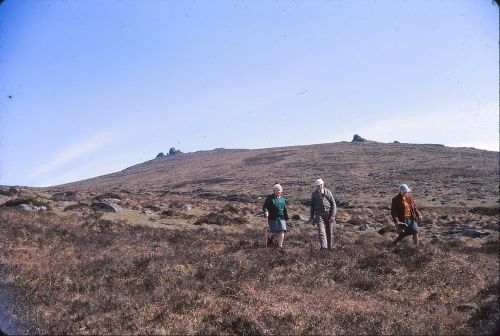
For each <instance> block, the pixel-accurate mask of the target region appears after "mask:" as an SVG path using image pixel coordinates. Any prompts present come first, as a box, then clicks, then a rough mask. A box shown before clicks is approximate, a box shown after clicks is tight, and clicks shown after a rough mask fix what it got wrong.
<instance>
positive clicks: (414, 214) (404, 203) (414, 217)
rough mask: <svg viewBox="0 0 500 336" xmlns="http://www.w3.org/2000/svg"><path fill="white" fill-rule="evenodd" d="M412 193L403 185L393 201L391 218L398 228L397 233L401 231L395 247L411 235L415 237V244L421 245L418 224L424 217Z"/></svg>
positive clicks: (394, 243)
mask: <svg viewBox="0 0 500 336" xmlns="http://www.w3.org/2000/svg"><path fill="white" fill-rule="evenodd" d="M410 191H411V189H410V188H409V187H408V186H407V185H406V184H401V185H400V186H399V194H397V195H396V196H395V197H394V198H393V199H392V204H391V216H392V220H393V221H394V224H395V225H396V228H398V229H397V231H400V232H399V235H398V237H397V238H396V239H395V240H394V242H393V245H397V244H398V243H399V241H400V240H402V239H403V238H405V237H406V236H410V235H413V242H414V243H415V245H416V246H420V245H421V244H420V239H419V236H418V232H419V231H420V229H419V227H418V224H420V222H421V221H422V215H421V214H420V212H419V211H418V209H417V206H416V205H415V200H414V199H413V196H412V195H411V194H410Z"/></svg>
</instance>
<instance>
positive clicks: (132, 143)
mask: <svg viewBox="0 0 500 336" xmlns="http://www.w3.org/2000/svg"><path fill="white" fill-rule="evenodd" d="M498 26H499V9H498V6H497V5H496V4H495V3H494V2H492V1H491V0H474V1H473V0H466V1H462V0H435V1H432V0H428V1H422V0H414V1H411V0H410V1H399V0H398V1H391V0H384V1H368V0H363V1H361V0H359V1H355V0H352V1H340V0H338V1H335V0H334V1H321V0H317V1H310V0H307V1H306V0H304V1H273V0H252V1H236V0H235V1H232V0H226V1H212V0H211V1H204V0H203V1H202V0H198V1H188V0H179V1H175V0H169V1H155V0H148V1H126V0H123V1H112V0H107V1H97V0H96V1H80V0H75V1H69V0H67V1H63V0H60V1H34V0H33V1H29V0H26V1H14V0H7V1H5V2H4V3H2V5H0V160H1V162H0V184H7V185H29V186H48V185H55V184H60V183H65V182H70V181H76V180H80V179H84V178H89V177H94V176H98V175H102V174H106V173H111V172H115V171H118V170H121V169H123V168H126V167H128V166H131V165H133V164H136V163H140V162H143V161H145V160H148V159H152V158H154V157H155V156H156V154H157V153H159V152H168V150H169V148H170V147H176V148H180V149H181V150H182V151H184V152H191V151H197V150H205V149H213V148H216V147H225V148H262V147H276V146H288V145H303V144H314V143H325V142H337V141H344V140H347V141H350V140H351V139H352V136H353V134H355V133H358V134H360V135H361V136H363V137H365V138H368V139H370V140H376V141H381V142H392V141H394V140H398V141H400V142H409V143H441V144H445V145H447V146H465V147H476V148H483V149H488V150H494V151H498V146H499V109H498V106H499V105H498V104H499V103H498V99H499V96H498V92H499V84H498V83H499V75H498V74H499V50H498V38H499V37H498Z"/></svg>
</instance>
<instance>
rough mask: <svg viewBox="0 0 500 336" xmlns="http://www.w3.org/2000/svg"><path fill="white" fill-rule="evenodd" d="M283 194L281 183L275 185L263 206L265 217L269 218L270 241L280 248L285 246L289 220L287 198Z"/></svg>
mask: <svg viewBox="0 0 500 336" xmlns="http://www.w3.org/2000/svg"><path fill="white" fill-rule="evenodd" d="M282 194H283V188H282V187H281V185H279V184H275V185H274V186H273V193H272V194H271V195H269V196H267V197H266V200H265V201H264V205H263V206H262V210H263V211H264V217H265V218H266V219H267V224H268V225H269V231H270V234H269V235H268V243H271V244H275V245H276V246H277V247H279V248H282V247H283V241H284V240H285V232H286V221H287V220H288V212H287V209H286V200H285V198H284V197H283V196H282Z"/></svg>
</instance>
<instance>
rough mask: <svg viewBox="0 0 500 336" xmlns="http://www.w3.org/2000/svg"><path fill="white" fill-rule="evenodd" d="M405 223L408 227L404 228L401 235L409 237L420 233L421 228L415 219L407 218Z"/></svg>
mask: <svg viewBox="0 0 500 336" xmlns="http://www.w3.org/2000/svg"><path fill="white" fill-rule="evenodd" d="M405 223H406V225H407V226H406V227H405V228H403V232H402V233H401V235H403V236H409V235H412V234H415V233H418V232H419V231H420V228H419V227H418V225H417V221H416V220H415V219H413V218H406V220H405Z"/></svg>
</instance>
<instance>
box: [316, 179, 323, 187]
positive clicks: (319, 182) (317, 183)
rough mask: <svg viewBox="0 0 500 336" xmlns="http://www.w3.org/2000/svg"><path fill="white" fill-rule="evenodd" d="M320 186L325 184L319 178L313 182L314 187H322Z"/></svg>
mask: <svg viewBox="0 0 500 336" xmlns="http://www.w3.org/2000/svg"><path fill="white" fill-rule="evenodd" d="M322 184H325V182H323V180H322V179H320V178H319V179H317V180H316V181H315V182H314V185H315V186H319V185H322Z"/></svg>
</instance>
